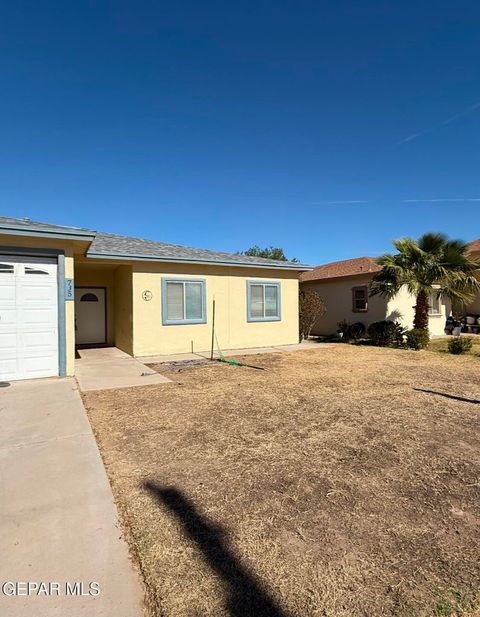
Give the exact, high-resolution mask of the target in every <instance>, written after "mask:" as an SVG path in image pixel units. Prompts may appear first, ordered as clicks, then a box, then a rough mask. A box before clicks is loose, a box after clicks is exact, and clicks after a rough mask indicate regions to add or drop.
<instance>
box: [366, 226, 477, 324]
mask: <svg viewBox="0 0 480 617" xmlns="http://www.w3.org/2000/svg"><path fill="white" fill-rule="evenodd" d="M393 246H394V247H395V248H396V249H397V253H396V254H395V255H392V254H390V253H387V254H386V255H382V256H381V257H379V258H378V259H377V263H378V264H379V265H380V266H381V267H382V269H381V270H380V271H379V272H377V273H376V274H375V276H374V277H373V281H372V286H371V290H370V295H372V296H373V295H377V294H379V295H382V296H384V297H386V298H387V299H388V300H391V299H392V298H394V297H395V296H396V295H397V294H398V292H399V291H400V289H401V288H402V287H403V286H405V287H406V288H407V289H408V291H409V293H410V294H412V295H413V296H415V298H416V304H415V307H414V308H415V318H414V321H413V325H414V327H415V328H420V329H422V330H428V309H429V305H428V298H429V295H430V294H436V295H437V297H440V296H441V295H442V296H444V297H447V298H449V299H450V300H451V301H452V304H456V305H459V304H460V305H463V306H464V305H465V304H468V303H469V302H471V301H472V300H473V298H474V297H475V294H477V293H479V292H480V281H479V280H478V279H477V278H476V277H475V272H476V271H480V261H476V260H474V259H471V258H470V257H469V255H468V249H467V245H466V244H465V243H463V242H462V241H460V240H449V239H448V238H447V237H446V236H445V235H443V234H438V233H427V234H424V235H423V236H422V237H421V238H420V239H419V240H418V241H416V240H413V239H412V238H401V239H400V240H395V241H394V242H393Z"/></svg>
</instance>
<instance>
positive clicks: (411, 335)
mask: <svg viewBox="0 0 480 617" xmlns="http://www.w3.org/2000/svg"><path fill="white" fill-rule="evenodd" d="M429 342H430V334H429V333H428V330H424V329H423V328H413V330H409V331H408V332H407V347H410V349H416V350H417V351H418V350H420V349H425V347H428V343H429Z"/></svg>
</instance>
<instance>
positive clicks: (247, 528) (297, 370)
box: [84, 345, 480, 617]
mask: <svg viewBox="0 0 480 617" xmlns="http://www.w3.org/2000/svg"><path fill="white" fill-rule="evenodd" d="M244 360H245V362H247V363H249V364H253V365H256V366H259V367H262V368H264V369H265V370H256V369H253V368H239V367H234V366H228V365H224V364H221V363H212V364H205V365H200V366H195V367H193V368H188V369H185V370H182V371H180V372H175V371H172V370H169V369H168V368H167V367H165V366H161V365H158V366H157V367H156V368H157V370H159V371H160V372H163V373H164V374H166V375H167V376H169V377H170V378H171V379H173V380H174V383H172V384H166V385H158V386H146V387H144V388H130V389H122V390H115V391H113V390H107V391H103V392H93V393H88V394H86V395H84V401H85V405H86V407H87V409H88V412H89V416H90V420H91V423H92V425H93V427H94V430H95V433H96V435H97V439H98V442H99V445H100V449H101V451H102V455H103V458H104V461H105V465H106V468H107V471H108V474H109V476H110V480H111V483H112V486H113V490H114V494H115V497H116V500H117V504H118V506H119V509H120V511H121V514H122V517H123V520H124V523H125V528H126V530H127V537H128V538H129V541H130V543H131V546H132V551H133V553H134V555H135V556H136V559H137V560H138V561H139V563H140V566H141V569H142V572H143V575H144V578H145V580H146V582H147V586H148V590H149V594H148V606H149V611H150V614H152V615H156V616H160V615H162V616H163V617H187V616H188V617H197V616H198V617H213V616H215V617H217V616H229V617H248V616H252V617H253V616H255V617H266V616H273V617H287V616H288V617H293V616H295V617H297V616H298V617H313V616H324V617H353V616H364V617H380V616H393V615H395V616H402V617H407V616H409V617H413V616H417V615H418V616H437V617H445V616H449V615H456V614H462V615H474V614H478V613H477V612H476V609H477V608H478V606H479V604H480V595H479V594H480V529H479V523H480V430H479V429H480V417H479V416H480V400H479V399H480V371H479V366H480V365H479V364H478V361H477V359H475V358H472V357H452V356H450V355H448V354H435V353H431V352H413V351H412V352H410V351H403V350H393V349H378V348H373V347H358V346H349V345H334V346H331V347H328V348H327V347H325V348H322V347H321V346H320V347H319V348H318V349H314V350H311V349H309V350H306V351H300V352H295V353H279V354H270V355H262V356H248V357H245V358H244Z"/></svg>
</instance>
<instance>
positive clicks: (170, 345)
mask: <svg viewBox="0 0 480 617" xmlns="http://www.w3.org/2000/svg"><path fill="white" fill-rule="evenodd" d="M132 268H133V353H134V355H135V356H149V355H158V354H170V353H188V352H190V351H191V349H192V344H193V349H194V351H195V352H198V351H207V350H209V349H210V345H211V335H212V305H213V299H214V298H215V325H216V327H215V330H216V334H217V338H218V343H219V345H220V347H221V348H222V349H241V348H247V347H264V346H269V345H286V344H290V343H298V278H297V277H298V275H297V273H296V272H288V271H284V272H279V271H273V270H263V269H258V268H237V267H220V266H195V265H187V264H185V265H182V264H162V265H157V264H153V263H152V264H150V263H140V262H139V263H136V264H133V266H132ZM162 277H171V278H172V277H182V278H192V279H195V278H200V279H205V280H206V304H207V323H206V324H190V325H169V326H164V325H162V312H161V311H162V308H161V304H162V303H161V286H162ZM254 279H257V280H262V281H263V280H268V281H278V282H280V284H281V315H282V319H281V321H272V322H258V323H249V322H247V291H246V289H247V284H246V281H247V280H254ZM145 290H149V291H151V292H152V294H153V297H152V299H151V300H150V301H145V300H144V299H143V298H142V293H143V291H145Z"/></svg>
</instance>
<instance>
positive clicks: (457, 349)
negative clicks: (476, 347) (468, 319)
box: [448, 336, 473, 355]
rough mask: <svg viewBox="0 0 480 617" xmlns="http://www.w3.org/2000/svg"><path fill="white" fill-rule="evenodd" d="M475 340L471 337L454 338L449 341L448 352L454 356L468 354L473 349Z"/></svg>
mask: <svg viewBox="0 0 480 617" xmlns="http://www.w3.org/2000/svg"><path fill="white" fill-rule="evenodd" d="M472 345H473V340H472V338H471V337H465V336H454V337H453V338H452V339H450V340H449V341H448V351H449V352H450V353H453V354H456V355H457V354H461V353H466V352H467V351H470V350H471V349H472Z"/></svg>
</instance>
